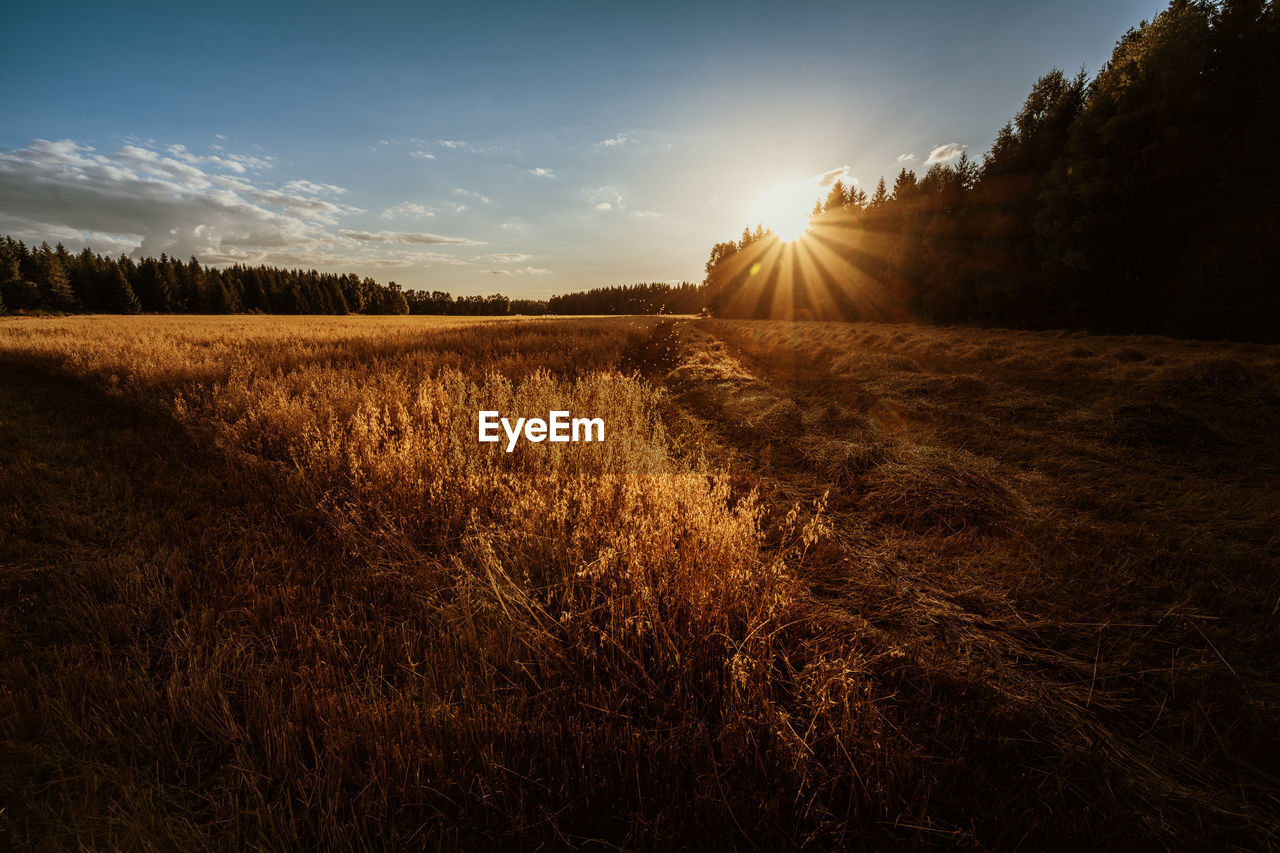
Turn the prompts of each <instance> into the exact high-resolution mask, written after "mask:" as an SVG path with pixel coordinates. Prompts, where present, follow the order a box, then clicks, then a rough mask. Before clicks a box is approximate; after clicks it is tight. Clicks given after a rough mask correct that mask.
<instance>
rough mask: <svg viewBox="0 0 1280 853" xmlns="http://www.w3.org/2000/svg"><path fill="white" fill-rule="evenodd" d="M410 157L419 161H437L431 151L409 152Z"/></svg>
mask: <svg viewBox="0 0 1280 853" xmlns="http://www.w3.org/2000/svg"><path fill="white" fill-rule="evenodd" d="M409 156H410V157H417V158H418V159H419V160H434V159H436V155H434V154H432V153H431V152H429V151H410V152H409Z"/></svg>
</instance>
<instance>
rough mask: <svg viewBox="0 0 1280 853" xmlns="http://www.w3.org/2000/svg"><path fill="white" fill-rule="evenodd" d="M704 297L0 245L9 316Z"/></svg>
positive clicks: (688, 309) (571, 310)
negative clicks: (485, 291) (492, 287)
mask: <svg viewBox="0 0 1280 853" xmlns="http://www.w3.org/2000/svg"><path fill="white" fill-rule="evenodd" d="M703 304H704V299H703V297H702V288H701V287H700V286H699V285H695V284H691V283H689V282H681V283H680V284H679V285H676V286H672V285H669V284H666V283H664V282H653V283H648V284H635V285H623V286H616V287H599V288H594V289H592V290H589V291H586V292H583V293H569V294H564V295H562V296H553V297H551V299H549V300H548V299H512V298H510V297H507V296H503V295H502V294H500V293H498V294H493V295H491V296H457V297H455V296H453V295H451V294H449V293H446V292H443V291H439V290H435V291H425V290H405V289H402V288H401V287H400V285H398V284H396V282H394V281H391V282H388V283H386V284H380V283H379V282H377V281H374V280H373V279H372V278H368V277H365V278H361V277H360V276H357V275H355V274H352V273H347V274H334V273H321V272H317V271H315V270H298V269H281V268H279V267H270V266H253V267H250V266H243V265H239V264H236V265H233V266H229V267H223V268H221V269H219V268H215V267H208V266H204V265H202V264H201V263H200V262H199V261H198V260H196V258H194V257H193V258H191V259H189V260H187V261H180V260H178V259H176V258H170V257H169V256H168V255H163V254H162V255H161V256H160V257H159V258H143V259H141V260H134V259H133V258H130V257H129V256H127V255H121V256H120V257H118V258H111V257H106V256H103V255H100V254H97V253H95V252H94V251H93V250H92V249H89V248H86V249H84V250H82V251H80V252H78V253H76V254H72V253H71V252H69V251H67V248H66V247H65V246H63V245H62V244H61V243H58V244H57V245H56V246H50V245H49V244H48V243H42V244H41V245H40V246H38V247H35V248H29V247H28V246H27V245H26V244H25V243H23V242H22V241H21V240H15V239H13V238H12V237H0V313H2V312H4V311H5V310H6V309H7V310H10V311H53V312H63V313H73V312H80V311H90V312H96V313H115V314H137V313H140V312H148V313H160V314H169V313H189V314H236V313H262V314H446V315H455V316H493V315H506V314H522V315H531V316H537V315H543V314H548V313H550V314H671V313H696V312H698V311H700V310H701V309H702V307H703Z"/></svg>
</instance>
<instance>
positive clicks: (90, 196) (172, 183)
mask: <svg viewBox="0 0 1280 853" xmlns="http://www.w3.org/2000/svg"><path fill="white" fill-rule="evenodd" d="M273 162H274V160H273V158H270V157H266V156H242V155H234V154H227V155H217V156H214V155H197V154H193V153H191V152H190V151H188V150H187V149H186V148H185V147H183V146H180V145H169V146H161V145H158V144H156V143H155V142H153V141H146V142H133V143H130V144H127V145H123V146H120V147H119V148H117V149H115V150H114V151H98V150H97V149H95V148H94V147H92V146H90V145H86V144H82V143H80V142H77V141H74V140H66V139H64V140H59V141H50V140H44V139H35V140H32V141H31V142H30V143H28V145H27V146H26V147H25V148H18V149H15V150H11V151H6V150H3V149H0V198H3V199H4V200H5V203H4V210H3V211H2V212H0V231H2V232H5V233H9V234H13V235H14V236H18V237H21V238H22V239H27V240H31V241H32V242H38V241H40V240H46V239H47V240H50V241H54V240H61V241H62V242H64V243H66V244H67V245H68V246H82V245H92V246H93V247H94V248H95V249H96V250H97V251H104V250H105V251H108V252H109V253H111V254H117V253H132V254H133V255H135V256H139V255H152V256H156V255H159V254H160V253H161V252H165V253H168V254H169V255H171V256H174V257H178V258H185V257H188V256H190V255H195V256H197V257H199V258H200V260H201V261H203V262H204V263H208V264H227V263H247V264H257V263H270V264H276V265H281V266H306V267H336V268H339V269H341V268H346V269H350V268H352V267H356V268H359V267H362V266H365V267H412V266H422V265H431V264H450V265H465V264H469V263H471V262H470V261H468V260H463V259H460V258H455V257H451V256H450V255H448V254H444V253H442V252H434V251H422V250H421V249H415V248H414V247H422V246H439V247H441V248H448V247H450V246H478V245H483V243H480V242H478V241H475V240H470V239H467V238H464V237H453V236H442V235H439V234H430V233H425V232H401V231H363V230H353V229H349V228H341V227H340V223H342V221H343V220H344V219H346V218H348V217H351V216H354V215H357V214H361V213H364V211H363V210H361V209H360V208H358V207H354V206H351V205H347V204H344V203H341V202H339V201H335V200H334V199H335V198H336V197H341V196H343V195H344V194H345V190H344V189H343V188H342V187H338V186H335V185H333V184H328V183H322V182H319V181H311V180H306V179H302V178H298V179H293V180H289V181H287V182H283V183H278V184H277V183H273V182H271V181H270V180H269V179H268V177H267V175H265V174H259V172H264V173H265V172H267V170H269V169H270V168H271V167H272V166H271V164H272V163H273ZM431 214H432V211H430V210H429V209H427V208H425V207H423V206H422V205H419V204H417V203H415V202H403V203H401V204H399V205H396V206H395V207H391V208H388V209H387V210H385V211H383V212H382V214H380V216H382V217H384V218H391V217H392V216H395V215H415V216H430V215H431Z"/></svg>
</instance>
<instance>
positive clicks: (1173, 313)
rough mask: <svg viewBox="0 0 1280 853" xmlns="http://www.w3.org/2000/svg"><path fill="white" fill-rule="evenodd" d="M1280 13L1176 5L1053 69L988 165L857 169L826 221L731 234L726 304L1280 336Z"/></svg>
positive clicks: (723, 291) (723, 264)
mask: <svg viewBox="0 0 1280 853" xmlns="http://www.w3.org/2000/svg"><path fill="white" fill-rule="evenodd" d="M1278 124H1280V10H1278V8H1277V4H1276V3H1274V2H1261V0H1225V1H1224V2H1208V0H1204V1H1203V2H1197V0H1175V2H1173V3H1171V4H1170V5H1169V7H1168V8H1167V9H1166V10H1165V11H1163V12H1162V13H1160V14H1159V15H1157V16H1156V17H1155V18H1154V19H1153V20H1152V21H1151V22H1149V23H1148V22H1144V23H1143V24H1142V25H1140V26H1138V27H1136V28H1134V29H1132V30H1130V31H1129V32H1128V33H1126V34H1125V36H1124V37H1123V38H1121V39H1120V40H1119V41H1118V42H1117V43H1116V45H1115V48H1114V51H1113V53H1112V56H1111V59H1110V61H1109V62H1108V63H1107V64H1106V65H1105V66H1104V67H1103V68H1102V69H1101V70H1100V71H1099V72H1098V74H1097V75H1096V76H1095V77H1094V78H1093V79H1092V80H1089V79H1087V78H1086V76H1085V74H1084V73H1083V72H1081V73H1080V74H1077V75H1074V76H1070V75H1067V74H1064V73H1063V72H1062V71H1059V70H1055V71H1051V72H1050V73H1048V74H1046V75H1044V76H1043V77H1041V78H1040V79H1039V80H1037V81H1036V83H1035V85H1034V86H1033V87H1032V89H1031V92H1030V94H1029V95H1028V96H1027V99H1026V101H1025V103H1024V104H1023V106H1022V108H1021V110H1020V111H1019V112H1018V114H1017V115H1016V116H1015V117H1014V118H1013V120H1012V121H1010V122H1009V123H1008V124H1006V125H1005V127H1004V128H1002V129H1001V130H1000V132H999V134H998V135H997V137H996V140H995V142H994V144H993V145H992V147H991V150H990V151H989V152H988V153H987V154H986V155H985V157H984V158H983V159H982V161H981V162H980V163H979V162H974V161H973V160H970V159H969V158H968V157H967V156H962V157H960V158H959V159H958V160H956V161H955V162H953V163H950V164H947V165H943V164H935V165H932V166H930V168H929V169H928V170H927V171H926V172H925V173H924V174H923V175H922V176H918V175H916V173H915V172H913V171H911V170H907V169H903V170H902V171H900V172H899V173H898V175H897V176H896V178H895V179H894V180H893V184H892V186H891V187H889V186H887V185H886V183H885V181H884V179H883V178H881V180H880V181H879V183H878V184H877V185H876V187H875V189H874V191H873V192H872V193H871V194H870V195H867V193H866V192H865V191H863V190H862V189H860V188H848V187H845V186H844V185H843V184H842V183H839V182H837V183H836V184H835V185H834V186H833V187H832V188H831V190H830V192H829V194H828V195H827V197H826V198H825V199H820V200H819V201H818V203H817V205H816V206H815V209H814V212H813V215H812V216H811V219H810V231H809V232H808V234H807V235H806V236H805V237H804V238H802V240H801V241H799V243H797V244H794V245H789V244H785V243H783V242H782V241H781V240H779V239H778V238H777V236H776V235H773V234H772V233H770V232H768V231H766V230H764V229H762V228H757V229H756V230H755V231H751V230H746V231H744V233H743V235H742V237H741V239H739V240H737V241H733V242H725V243H719V244H717V245H716V246H715V247H713V249H712V251H711V255H710V258H709V260H708V262H707V265H706V280H705V282H704V284H705V287H706V296H707V301H708V303H709V304H710V306H711V308H712V310H713V311H714V312H715V313H717V314H718V315H723V316H748V317H798V318H803V317H814V318H822V319H878V318H887V319H905V318H913V319H919V320H924V321H934V322H960V323H976V324H984V325H1012V326H1022V327H1031V328H1047V327H1048V328H1051V327H1063V326H1068V327H1073V328H1086V329H1090V330H1096V331H1100V332H1138V333H1160V334H1170V335H1177V336H1192V337H1210V338H1236V339H1251V340H1268V341H1276V340H1280V278H1278V277H1277V272H1276V270H1277V269H1278V268H1280V229H1277V227H1276V226H1277V223H1280V172H1277V170H1276V169H1275V168H1273V166H1272V164H1271V163H1270V159H1271V156H1272V151H1273V148H1274V142H1275V140H1276V139H1277V138H1280V136H1278V135H1277V132H1278V131H1280V127H1278Z"/></svg>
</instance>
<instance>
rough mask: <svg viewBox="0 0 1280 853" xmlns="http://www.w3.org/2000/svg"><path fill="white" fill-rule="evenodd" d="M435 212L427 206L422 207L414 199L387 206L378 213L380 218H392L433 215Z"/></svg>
mask: <svg viewBox="0 0 1280 853" xmlns="http://www.w3.org/2000/svg"><path fill="white" fill-rule="evenodd" d="M435 215H436V212H435V211H434V210H432V209H431V208H429V207H423V206H422V205H420V204H418V203H417V202H414V201H402V202H400V203H399V204H397V205H395V206H393V207H388V208H387V209H386V210H384V211H382V212H381V213H379V214H378V217H379V218H380V219H394V218H395V217H397V216H435Z"/></svg>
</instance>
